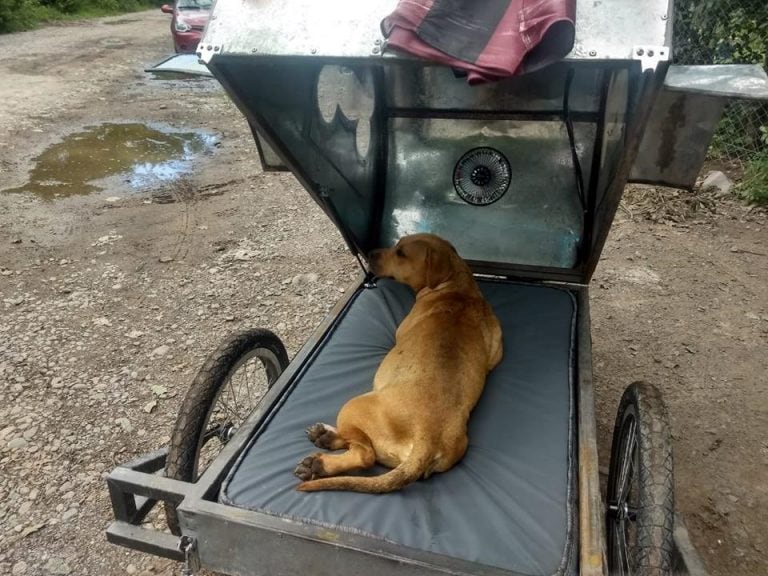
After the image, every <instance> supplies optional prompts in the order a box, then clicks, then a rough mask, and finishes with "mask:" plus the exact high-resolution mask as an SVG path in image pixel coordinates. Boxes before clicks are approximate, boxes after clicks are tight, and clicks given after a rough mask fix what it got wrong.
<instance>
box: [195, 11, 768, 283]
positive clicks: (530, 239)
mask: <svg viewBox="0 0 768 576" xmlns="http://www.w3.org/2000/svg"><path fill="white" fill-rule="evenodd" d="M396 5H397V2H396V0H370V1H366V2H360V1H359V0H326V1H324V2H317V1H315V0H280V1H277V0H247V1H243V0H218V1H217V3H216V5H215V7H214V10H213V14H212V18H211V21H210V23H209V25H208V28H207V31H206V33H205V36H204V39H203V41H202V43H201V45H200V46H199V48H198V51H199V54H200V55H201V59H202V60H203V61H204V62H205V63H206V65H207V67H208V68H209V69H210V70H211V72H212V73H213V74H214V76H215V77H216V78H217V79H218V80H219V81H220V82H221V83H222V85H223V86H224V87H225V89H226V90H227V92H228V93H229V95H230V96H231V97H232V99H233V100H234V101H235V103H236V104H237V105H238V106H239V108H240V109H241V110H242V112H243V113H244V114H245V116H246V118H247V119H248V121H249V124H250V125H251V128H252V129H253V131H254V137H255V139H256V142H257V145H258V146H259V152H260V155H261V159H262V163H263V164H264V165H265V166H266V167H275V168H277V167H285V168H288V169H289V170H291V171H292V172H293V173H294V174H295V175H296V177H297V178H298V179H299V181H300V182H301V183H302V184H303V185H304V187H305V188H306V189H307V190H308V192H309V193H310V194H311V195H312V197H313V198H314V199H315V200H316V201H317V202H318V204H319V205H320V206H321V207H322V208H323V209H324V210H325V212H326V213H327V214H328V216H329V217H330V218H331V219H332V220H333V222H334V223H335V224H336V226H337V227H338V228H339V230H340V231H341V232H342V234H343V235H344V238H345V239H346V241H347V243H348V244H349V246H350V249H351V250H352V251H353V252H354V253H357V254H361V255H365V254H366V253H367V252H368V251H370V250H371V249H374V248H378V247H381V246H388V245H391V244H393V243H394V242H395V241H396V240H397V238H399V237H400V236H402V235H404V234H409V233H414V232H427V231H428V232H434V233H437V234H440V235H442V236H444V237H446V238H447V239H449V240H450V241H452V242H453V243H454V245H456V247H457V249H458V250H459V252H460V253H461V254H462V256H464V257H465V258H467V259H468V260H470V263H471V264H472V266H473V268H474V269H475V270H476V271H478V272H487V273H498V274H504V275H508V276H520V277H525V278H539V279H547V280H559V281H568V282H587V281H588V280H589V278H590V277H591V275H592V272H593V271H594V268H595V266H596V264H597V261H598V259H599V257H600V253H601V251H602V248H603V245H604V243H605V240H606V238H607V235H608V231H609V229H610V226H611V223H612V221H613V217H614V215H615V212H616V209H617V207H618V203H619V200H620V197H621V193H622V190H623V188H624V185H625V184H626V182H627V181H629V180H635V181H645V182H658V183H668V184H673V185H678V186H681V185H682V186H685V185H688V184H689V182H691V181H692V180H693V179H694V178H695V176H696V174H697V173H698V170H699V168H700V166H701V161H702V160H703V154H704V152H705V151H706V145H707V143H708V138H709V137H710V136H711V133H712V130H713V129H714V126H715V125H716V122H717V118H718V117H719V114H720V112H721V110H722V101H723V98H725V97H732V96H738V95H741V94H742V93H749V94H751V95H752V96H754V97H760V95H761V94H762V93H763V91H764V87H765V85H766V79H765V74H764V73H763V72H762V71H761V70H759V69H757V70H756V69H754V68H748V69H742V70H740V71H733V70H731V71H728V70H725V69H712V70H707V69H696V68H691V69H680V70H679V71H677V72H675V71H672V72H670V74H667V71H668V70H669V66H668V64H669V63H668V62H667V60H668V58H669V56H670V50H671V48H670V36H671V26H670V21H669V16H668V15H669V14H671V2H670V1H669V0H645V1H643V2H624V1H618V0H614V1H610V2H609V1H604V2H592V1H584V0H581V1H580V2H578V3H577V14H576V39H575V46H574V48H573V50H572V52H571V54H570V55H569V56H568V57H567V58H566V59H565V60H564V61H562V62H558V63H556V64H553V65H551V66H549V67H547V68H544V69H540V70H538V71H535V72H532V73H530V74H525V75H520V76H515V77H512V78H508V79H505V80H502V81H500V82H496V83H489V84H484V85H480V86H468V85H467V82H466V80H465V79H463V78H460V77H457V75H456V74H455V73H454V71H453V70H451V69H450V68H448V67H446V66H441V65H437V64H435V63H434V62H430V61H427V60H422V59H417V58H413V57H411V56H408V55H404V54H402V53H396V52H394V51H391V50H388V49H387V47H386V42H385V40H384V38H383V37H382V33H381V29H380V22H381V20H382V19H383V18H385V17H386V16H387V15H388V14H390V12H391V11H392V10H393V9H394V8H395V7H396ZM665 77H667V78H668V82H667V85H666V86H665V83H664V79H665ZM712 99H715V100H712ZM692 143H693V145H692Z"/></svg>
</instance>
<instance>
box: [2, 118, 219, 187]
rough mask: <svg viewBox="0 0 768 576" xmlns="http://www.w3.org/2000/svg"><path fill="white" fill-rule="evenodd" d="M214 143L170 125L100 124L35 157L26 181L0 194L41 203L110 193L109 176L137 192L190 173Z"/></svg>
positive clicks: (201, 134) (206, 136)
mask: <svg viewBox="0 0 768 576" xmlns="http://www.w3.org/2000/svg"><path fill="white" fill-rule="evenodd" d="M217 143H218V140H217V138H216V136H214V135H212V134H207V133H205V132H200V131H198V132H181V131H178V130H174V129H173V128H171V127H169V126H162V125H158V124H155V125H151V126H150V125H147V124H136V123H125V124H113V123H107V124H100V125H98V126H88V127H86V128H85V130H84V131H82V132H74V133H72V134H69V135H68V136H66V137H65V138H64V139H63V140H62V141H61V142H58V143H56V144H53V145H52V146H49V147H48V148H46V149H45V150H44V151H43V153H42V154H40V155H39V156H37V157H36V158H34V160H33V162H34V166H33V167H32V169H31V170H30V172H29V182H28V183H27V184H25V185H23V186H19V187H18V188H9V189H6V190H0V192H2V193H27V194H34V195H35V196H39V197H40V198H43V199H45V200H56V199H60V198H65V197H67V196H73V195H85V194H91V193H93V192H96V191H103V190H105V189H108V188H109V186H110V182H101V183H98V182H97V181H102V180H105V179H108V178H110V177H115V178H119V179H120V181H121V182H122V183H124V184H127V186H128V187H129V188H130V189H132V190H135V191H141V190H144V191H146V190H148V189H149V188H150V187H152V186H160V185H162V184H166V183H170V182H174V181H176V180H178V179H179V178H181V177H182V176H184V175H186V174H190V173H191V172H192V170H193V169H194V167H195V162H196V161H198V162H199V157H200V156H201V155H202V154H211V153H212V152H213V149H214V147H215V145H216V144H217Z"/></svg>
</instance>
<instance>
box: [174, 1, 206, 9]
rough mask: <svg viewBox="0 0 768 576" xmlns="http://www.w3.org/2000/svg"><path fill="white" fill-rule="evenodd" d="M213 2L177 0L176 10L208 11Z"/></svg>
mask: <svg viewBox="0 0 768 576" xmlns="http://www.w3.org/2000/svg"><path fill="white" fill-rule="evenodd" d="M211 4H213V0H178V2H176V8H177V9H179V10H210V9H211Z"/></svg>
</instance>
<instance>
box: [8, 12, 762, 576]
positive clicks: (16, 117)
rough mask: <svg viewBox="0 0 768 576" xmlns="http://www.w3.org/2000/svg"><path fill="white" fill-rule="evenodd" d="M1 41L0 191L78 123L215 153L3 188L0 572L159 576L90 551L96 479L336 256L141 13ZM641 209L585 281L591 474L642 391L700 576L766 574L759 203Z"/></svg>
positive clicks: (160, 426) (98, 544) (294, 322)
mask: <svg viewBox="0 0 768 576" xmlns="http://www.w3.org/2000/svg"><path fill="white" fill-rule="evenodd" d="M0 50H2V52H3V54H4V58H3V59H2V61H0V78H2V82H0V102H2V103H3V105H2V107H1V108H0V190H2V189H6V188H13V187H17V186H22V185H24V184H25V182H26V180H27V177H28V173H29V171H30V170H31V169H32V167H33V166H34V158H35V157H37V156H38V155H39V154H41V153H42V152H43V151H44V150H45V149H46V148H47V147H49V146H51V145H53V144H56V143H58V142H60V141H61V140H62V139H63V138H65V137H66V136H67V135H70V134H72V133H78V132H81V131H83V130H85V129H86V128H87V127H88V126H94V125H98V124H102V123H141V124H151V125H161V126H164V127H166V128H172V129H175V130H186V131H189V130H196V131H203V132H205V133H206V134H209V135H213V136H215V138H216V140H217V141H218V145H216V146H215V147H214V148H213V149H212V151H209V152H208V153H206V154H202V155H201V156H200V157H199V158H198V160H197V164H196V167H195V169H194V170H193V171H192V172H191V173H190V174H189V175H188V176H187V177H185V178H184V179H182V180H181V181H177V182H176V183H175V184H168V183H162V182H161V183H158V184H157V185H155V186H151V187H149V188H143V189H140V190H138V191H137V190H136V189H135V187H134V186H133V184H134V183H133V182H125V181H121V180H120V179H112V180H108V181H106V183H105V184H104V186H105V188H104V189H103V190H102V191H98V192H95V193H93V194H90V195H83V196H72V197H62V198H59V199H56V200H54V201H46V200H43V199H41V198H39V197H36V196H34V195H31V194H24V193H3V192H0V314H1V316H0V469H1V470H2V473H0V574H14V575H21V574H30V575H31V574H35V575H37V574H45V575H48V574H93V575H96V574H99V575H103V574H115V575H117V574H126V573H127V574H138V573H144V574H156V573H159V572H167V571H169V570H170V569H171V566H170V565H169V563H167V562H164V561H160V560H157V559H153V558H150V557H147V556H143V555H140V554H134V553H132V552H127V551H125V550H123V549H120V548H116V547H114V546H111V545H109V544H107V543H106V542H105V540H104V529H105V528H106V526H107V524H108V522H109V518H110V508H109V502H108V498H107V493H106V489H105V484H104V481H103V477H104V475H105V474H106V473H107V472H108V471H109V470H111V469H112V468H113V467H114V465H115V464H116V463H119V462H123V461H126V460H128V459H130V458H131V457H133V456H136V455H139V454H142V453H146V452H149V451H151V450H154V449H156V448H159V447H161V446H162V445H164V444H165V443H166V442H167V441H168V435H169V432H170V427H171V425H172V423H173V420H174V419H175V416H176V413H177V409H178V404H179V402H180V400H181V396H183V394H184V392H185V390H186V387H187V385H188V383H189V381H190V379H191V377H192V375H193V374H194V372H195V370H196V369H197V368H198V367H199V365H200V363H201V362H202V359H203V358H204V357H205V355H206V354H207V353H208V352H209V351H210V350H211V349H212V348H213V347H214V346H215V344H216V342H217V341H219V339H220V338H221V337H222V336H223V335H224V334H226V333H228V332H230V331H232V330H234V329H237V328H244V327H252V326H266V327H270V328H272V329H274V330H275V331H276V332H278V333H279V334H280V335H281V336H282V337H283V339H284V340H285V341H286V343H287V345H288V347H289V352H290V353H291V354H293V353H294V352H295V351H296V350H297V348H298V347H299V346H300V344H301V343H303V341H304V339H305V338H306V336H307V335H308V333H309V331H310V330H311V328H313V327H314V326H315V325H316V324H317V323H318V322H319V321H320V319H321V318H322V317H323V315H324V314H325V312H326V311H327V309H328V308H329V307H330V306H331V305H332V304H333V303H334V302H335V300H336V299H337V298H338V296H339V294H340V293H341V291H343V290H344V288H345V287H346V286H347V284H348V282H349V281H350V280H351V278H352V277H354V275H355V273H356V272H355V265H354V262H353V259H352V258H351V257H350V256H349V254H348V253H347V252H346V250H345V248H344V245H343V242H342V240H341V238H340V236H339V235H338V233H337V232H336V231H335V229H334V228H333V227H332V226H331V225H330V224H329V223H328V222H327V220H326V219H325V217H324V216H323V215H322V213H321V212H320V211H319V210H318V209H317V208H316V207H315V206H314V205H313V204H312V202H311V201H310V200H309V197H308V196H307V195H306V194H305V193H304V192H303V191H302V190H301V188H300V186H299V185H298V184H297V183H296V182H295V180H294V179H293V178H292V177H290V176H287V175H284V174H278V175H275V174H264V173H262V172H261V170H260V167H259V163H258V160H257V156H256V151H255V146H254V145H253V143H252V140H251V137H250V133H249V131H248V128H247V125H246V123H245V122H244V121H243V119H242V118H241V116H240V115H239V113H238V111H237V110H236V109H235V108H234V106H232V105H231V104H230V103H229V101H228V100H227V99H226V97H225V96H224V95H223V93H222V92H221V91H220V90H219V89H218V88H217V87H216V86H215V84H214V83H212V82H178V81H175V82H168V81H158V80H153V79H152V78H151V77H150V76H149V75H148V74H146V73H144V72H143V69H144V68H145V67H146V66H147V65H149V64H153V63H155V62H157V61H159V60H161V59H162V58H163V57H165V56H166V55H167V54H168V53H169V51H170V50H171V39H170V34H169V32H168V21H167V18H166V16H165V15H163V14H161V13H160V12H159V11H157V12H146V13H139V14H131V15H125V16H122V17H117V18H109V19H104V20H99V21H95V22H87V23H73V24H68V25H66V26H57V27H52V28H46V29H42V30H38V31H33V32H27V33H21V34H14V35H7V36H0ZM678 200H679V201H680V202H684V201H690V200H691V199H690V198H689V197H687V196H681V197H679V198H678ZM639 206H640V204H636V203H635V204H633V203H631V202H630V203H628V204H627V205H626V206H625V209H624V210H623V211H622V212H621V214H620V221H619V223H618V224H617V226H616V228H615V230H614V232H613V234H612V236H611V239H610V241H609V244H608V246H607V248H606V251H605V258H604V261H603V262H602V263H601V265H600V267H599V270H598V274H597V276H596V278H595V280H594V282H593V284H594V285H593V287H592V297H593V323H594V326H593V339H594V352H595V372H596V379H597V394H598V410H599V420H600V421H599V428H600V432H601V437H602V443H601V450H602V455H603V456H605V460H604V461H603V462H604V463H605V465H606V466H607V451H608V450H609V446H608V444H609V443H610V434H611V430H612V426H613V418H614V414H615V409H616V405H617V403H618V398H619V396H620V394H621V391H622V390H623V388H624V386H625V385H626V384H628V383H629V382H631V381H632V380H635V379H646V380H650V381H654V382H656V383H657V384H658V385H660V386H661V387H662V388H663V390H664V393H665V396H666V399H667V401H668V404H669V409H670V414H671V419H672V427H673V431H674V438H675V445H674V449H675V456H676V483H677V501H678V509H679V511H680V512H682V513H683V515H684V517H685V519H686V521H687V523H688V524H689V527H690V529H691V532H692V536H693V540H694V543H695V544H696V545H697V547H698V549H699V550H700V551H701V553H702V555H703V557H704V559H705V561H706V563H707V565H708V567H709V569H710V570H711V572H712V573H713V574H715V575H721V576H726V575H728V576H731V575H735V574H744V575H758V574H765V573H766V566H768V519H766V517H765V514H764V511H765V510H766V509H768V483H766V481H765V479H766V477H768V475H767V474H766V472H768V436H766V430H768V393H766V390H765V374H766V373H767V372H768V355H766V353H765V351H766V350H767V349H768V348H767V347H766V343H767V341H768V290H767V289H766V286H767V285H768V267H767V266H766V264H768V257H767V256H766V253H768V247H766V242H765V237H766V214H765V213H764V212H762V211H750V210H749V209H748V208H746V207H744V206H741V205H740V204H738V203H737V202H734V201H732V200H727V199H726V200H721V201H719V202H718V209H717V213H715V214H711V213H709V212H703V213H693V214H686V218H685V219H684V220H683V221H679V222H670V221H667V222H656V223H654V222H650V221H647V220H645V219H644V218H643V214H644V212H643V209H642V207H641V206H640V207H639ZM672 216H673V217H674V219H677V220H681V219H680V218H677V217H676V215H672ZM299 275H303V276H302V280H301V281H299V282H295V281H294V279H296V277H297V276H299Z"/></svg>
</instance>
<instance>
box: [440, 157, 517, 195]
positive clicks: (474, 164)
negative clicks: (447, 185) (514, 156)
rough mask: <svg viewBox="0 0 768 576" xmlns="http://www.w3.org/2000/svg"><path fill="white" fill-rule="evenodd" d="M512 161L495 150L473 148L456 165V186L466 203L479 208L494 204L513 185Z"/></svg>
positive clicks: (454, 184) (454, 182)
mask: <svg viewBox="0 0 768 576" xmlns="http://www.w3.org/2000/svg"><path fill="white" fill-rule="evenodd" d="M510 179H511V178H510V170H509V162H508V161H507V159H506V158H505V157H504V155H503V154H502V153H501V152H499V151H498V150H494V149H493V148H473V149H472V150H470V151H469V152H467V153H466V154H464V156H462V157H461V159H460V160H459V161H458V162H457V163H456V168H455V169H454V170H453V187H454V188H456V192H457V193H458V195H459V196H461V198H462V200H464V201H465V202H467V203H469V204H474V205H475V206H487V205H488V204H493V203H494V202H496V200H498V199H499V198H501V197H502V196H504V194H505V193H506V191H507V189H508V188H509V182H510Z"/></svg>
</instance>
